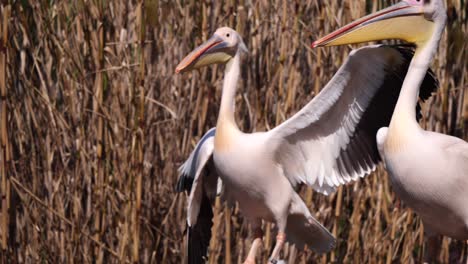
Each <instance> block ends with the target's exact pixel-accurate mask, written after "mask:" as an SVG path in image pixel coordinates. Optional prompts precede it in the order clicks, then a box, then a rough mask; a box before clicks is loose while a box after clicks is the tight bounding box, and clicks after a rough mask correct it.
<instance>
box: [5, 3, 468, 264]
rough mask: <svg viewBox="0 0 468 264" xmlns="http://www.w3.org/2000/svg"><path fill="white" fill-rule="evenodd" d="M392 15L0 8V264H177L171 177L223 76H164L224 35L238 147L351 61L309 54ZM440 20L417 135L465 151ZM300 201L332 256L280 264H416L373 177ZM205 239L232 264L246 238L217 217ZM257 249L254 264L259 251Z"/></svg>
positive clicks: (306, 192) (239, 224) (417, 235)
mask: <svg viewBox="0 0 468 264" xmlns="http://www.w3.org/2000/svg"><path fill="white" fill-rule="evenodd" d="M392 2H393V1H382V0H366V1H364V0H361V1H355V0H345V1H342V0H327V1H321V0H308V1H282V0H281V1H280V0H273V1H264V0H259V1H245V0H227V1H206V0H202V1H195V0H187V1H182V0H175V1H165V0H146V1H144V2H143V1H135V0H133V1H127V0H115V1H105V0H76V1H54V0H47V1H46V0H39V1H29V0H21V1H19V0H3V1H1V4H0V14H1V15H0V23H1V26H0V32H1V34H0V91H1V97H0V111H1V112H0V132H1V133H0V138H1V141H0V142H1V145H0V153H1V155H0V177H1V180H0V187H1V188H0V191H1V199H2V203H1V210H0V214H1V215H0V238H1V241H0V242H1V260H2V262H3V263H5V262H7V263H8V262H10V263H15V262H21V263H22V262H27V263H38V262H41V263H64V262H67V263H68V262H69V263H74V262H75V263H88V262H96V263H116V262H143V263H180V262H181V260H182V258H183V251H182V249H183V243H182V242H183V233H184V229H185V206H186V205H185V195H184V194H177V193H175V192H174V185H175V183H176V180H177V172H176V171H177V168H178V166H179V165H180V164H181V163H182V162H183V161H184V159H185V158H186V157H187V156H188V154H189V153H190V151H191V150H192V149H193V147H194V145H195V144H196V142H197V141H198V139H199V138H200V137H201V136H202V135H203V133H204V132H205V131H207V130H208V129H209V128H210V127H213V126H214V125H215V122H216V117H217V109H218V106H219V101H220V94H221V91H220V87H221V81H222V78H223V67H222V66H214V67H209V68H205V69H202V70H200V71H195V72H192V73H188V74H183V75H176V74H174V69H175V66H176V65H177V63H178V62H179V61H180V60H181V59H182V58H183V56H185V55H186V54H187V53H188V52H190V51H191V50H192V49H193V48H194V47H195V46H196V45H198V44H200V43H201V42H202V41H203V40H206V39H207V38H208V37H209V36H210V35H211V34H212V33H213V32H214V31H215V30H216V28H218V27H221V26H230V27H233V28H235V29H237V30H238V32H239V33H240V34H241V35H242V36H243V38H244V41H245V42H246V44H247V46H248V48H249V51H250V53H249V54H248V56H246V57H245V58H244V60H243V62H244V67H243V70H242V81H241V82H240V85H239V87H240V89H239V93H238V95H237V99H236V101H237V109H238V112H237V120H238V123H239V125H240V127H241V128H242V129H243V130H244V131H247V132H251V131H262V130H266V129H270V128H272V127H274V126H275V125H277V124H279V123H280V122H282V121H284V120H285V119H286V118H288V117H289V116H291V115H292V114H293V113H295V112H296V111H297V110H298V109H300V108H301V107H302V106H304V105H305V104H306V103H307V102H308V101H309V100H310V99H311V98H312V97H313V96H314V95H315V94H317V93H318V92H319V91H320V89H321V88H322V87H323V86H325V84H326V82H327V81H328V80H329V79H330V78H331V76H332V75H333V74H334V73H335V71H336V70H337V68H338V67H339V66H340V65H341V63H342V62H343V60H344V59H345V58H346V57H347V54H348V53H349V51H350V50H351V49H350V48H349V47H341V48H336V47H334V48H322V49H317V50H311V49H310V48H309V46H310V44H311V42H312V41H313V40H314V39H317V38H318V37H319V36H323V35H325V34H326V33H329V32H331V31H332V30H334V29H336V28H337V27H339V26H342V25H344V24H345V23H348V22H350V21H352V20H353V19H356V18H358V17H361V16H362V15H364V14H366V13H368V12H371V11H375V10H378V9H380V8H382V7H385V6H387V5H389V4H390V3H392ZM447 6H448V14H449V23H448V26H447V30H446V33H445V35H444V37H443V40H442V43H441V46H440V48H439V52H438V53H437V54H438V55H437V58H436V60H435V62H434V63H433V68H434V69H435V71H436V73H437V76H438V77H439V80H440V85H441V87H440V90H439V91H438V92H437V94H435V95H434V96H433V98H432V100H430V101H429V102H427V103H426V104H425V107H424V113H425V115H424V116H425V117H424V119H423V120H422V125H423V126H424V127H426V128H428V129H431V130H436V131H441V132H444V133H448V134H452V135H457V136H459V137H462V138H464V139H465V140H466V139H467V137H468V132H467V127H468V123H467V122H468V121H467V120H468V104H467V102H468V92H467V91H468V89H467V87H468V71H467V66H468V57H467V51H468V47H467V43H468V42H467V34H468V29H467V15H468V11H467V10H468V7H467V3H466V1H465V0H447ZM409 26H411V25H409ZM441 180H443V179H441ZM301 195H302V196H303V198H304V199H305V201H306V202H307V205H308V206H309V208H310V209H311V211H312V212H315V214H316V216H317V217H318V219H319V221H321V222H322V223H324V224H325V225H326V226H327V227H328V228H329V229H330V230H332V232H333V233H334V235H335V236H336V237H337V238H338V243H337V248H336V250H335V251H333V252H331V253H329V254H327V255H323V256H318V255H316V254H314V253H312V252H295V251H293V250H286V251H285V258H286V259H289V260H290V263H315V262H317V263H329V262H339V263H341V262H346V263H392V262H396V263H399V262H401V263H412V262H418V261H419V260H420V259H421V256H422V255H421V252H422V251H421V249H422V242H423V241H422V234H423V227H422V225H421V223H420V221H419V219H418V218H417V217H416V216H415V215H414V214H413V213H412V212H411V210H408V209H407V208H406V207H405V206H404V204H401V205H400V203H399V201H398V199H397V198H396V197H395V195H394V194H393V192H392V190H391V187H390V186H389V184H388V177H387V175H386V173H385V171H384V170H382V169H381V168H379V169H378V170H377V172H375V173H373V174H372V175H370V176H369V177H367V178H365V179H364V180H361V181H359V182H357V183H354V184H350V185H348V186H345V187H343V188H341V189H339V191H338V192H337V193H336V194H334V195H331V196H329V197H325V196H322V195H320V194H316V193H314V192H313V191H312V190H311V189H309V188H303V190H301ZM265 228H266V229H267V230H270V228H271V227H270V225H265ZM213 233H214V237H213V239H212V241H211V248H210V257H211V258H210V263H239V262H240V261H242V260H243V259H244V257H245V255H246V253H247V250H248V247H249V246H250V240H249V239H247V238H248V236H249V231H248V228H247V226H246V224H245V223H244V221H243V218H242V217H241V216H240V215H239V213H238V212H237V210H236V211H234V212H229V211H227V210H225V209H224V207H223V206H222V205H219V204H218V205H217V207H216V215H215V225H214V229H213ZM266 234H267V236H266V239H265V250H263V252H262V255H261V257H262V262H263V263H264V262H265V261H266V258H267V255H268V254H269V251H270V250H271V248H272V244H273V238H272V236H271V235H270V232H269V231H267V233H266ZM463 255H466V246H465V244H464V243H463V242H457V241H453V240H450V239H447V238H446V239H444V240H443V244H442V250H441V252H440V254H439V260H440V261H442V262H448V261H449V256H450V257H451V258H452V259H450V260H451V261H455V260H457V259H460V258H462V256H463ZM262 262H261V263H262Z"/></svg>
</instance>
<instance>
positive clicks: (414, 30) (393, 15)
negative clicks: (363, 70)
mask: <svg viewBox="0 0 468 264" xmlns="http://www.w3.org/2000/svg"><path fill="white" fill-rule="evenodd" d="M445 20H446V14H445V8H444V4H443V1H442V0H403V1H401V2H399V3H397V4H395V5H393V6H390V7H388V8H385V9H383V10H381V11H379V12H376V13H374V14H370V15H368V16H365V17H363V18H361V19H358V20H356V21H354V22H352V23H350V24H348V25H346V26H344V27H342V28H340V29H338V30H336V31H334V32H333V33H330V34H328V35H327V36H325V37H323V38H321V39H319V40H317V41H315V42H314V43H313V44H312V47H323V46H336V45H343V44H353V43H361V42H367V41H376V40H384V39H400V40H404V41H407V42H410V43H414V44H416V45H424V43H426V42H427V41H428V40H429V39H430V38H431V36H432V35H433V33H434V30H435V29H436V25H439V29H440V28H442V29H443V27H444V26H445Z"/></svg>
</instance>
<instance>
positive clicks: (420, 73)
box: [390, 21, 445, 127]
mask: <svg viewBox="0 0 468 264" xmlns="http://www.w3.org/2000/svg"><path fill="white" fill-rule="evenodd" d="M444 27H445V21H442V22H441V23H436V25H435V28H434V33H433V34H432V37H431V38H430V39H429V40H428V41H427V42H426V43H423V44H418V47H417V49H416V53H415V54H414V57H413V59H412V60H411V63H410V66H409V68H408V73H407V74H406V77H405V80H404V81H403V86H402V88H401V91H400V96H399V97H398V101H397V104H396V107H395V111H394V113H393V116H392V120H391V122H390V127H394V126H398V125H404V126H407V125H410V124H411V125H416V126H418V123H417V121H416V104H417V102H418V96H419V88H420V86H421V83H422V81H423V80H424V77H425V76H426V72H427V70H428V69H429V66H430V64H431V62H432V59H433V57H434V55H435V53H436V51H437V47H438V46H439V41H440V38H441V36H442V33H443V30H444Z"/></svg>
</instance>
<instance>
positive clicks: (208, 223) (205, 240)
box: [187, 193, 213, 264]
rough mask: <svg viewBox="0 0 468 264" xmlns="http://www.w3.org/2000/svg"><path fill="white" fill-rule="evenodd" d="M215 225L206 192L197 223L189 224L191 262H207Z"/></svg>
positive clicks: (189, 259) (189, 254)
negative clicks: (212, 230) (212, 229)
mask: <svg viewBox="0 0 468 264" xmlns="http://www.w3.org/2000/svg"><path fill="white" fill-rule="evenodd" d="M212 226H213V210H212V208H211V203H210V200H209V199H208V197H207V196H206V194H205V193H204V194H203V197H202V204H201V207H200V213H199V216H198V219H197V223H196V224H195V225H194V226H192V227H190V226H187V243H188V244H187V253H188V263H189V264H201V263H206V261H207V257H208V248H209V245H210V239H211V227H212Z"/></svg>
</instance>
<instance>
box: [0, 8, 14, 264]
mask: <svg viewBox="0 0 468 264" xmlns="http://www.w3.org/2000/svg"><path fill="white" fill-rule="evenodd" d="M0 8H1V9H2V10H1V11H2V14H1V16H0V20H1V21H2V25H1V31H0V36H1V39H0V106H1V108H0V140H1V141H0V143H1V144H0V150H1V152H0V153H1V157H0V161H1V162H0V177H1V188H0V195H1V198H2V203H1V205H2V211H1V212H2V215H1V230H0V235H1V244H2V256H3V257H2V258H1V260H2V262H9V261H8V260H9V259H10V258H9V253H11V252H9V251H10V248H11V247H12V246H13V245H9V244H8V241H9V224H10V221H11V220H10V219H9V216H10V213H11V212H10V174H9V173H10V170H9V167H10V162H11V156H10V155H11V152H10V142H9V137H8V123H7V122H8V115H9V113H8V105H7V104H8V102H7V96H8V93H7V80H6V78H7V64H8V62H7V51H8V24H9V23H8V21H9V19H10V8H11V7H10V5H6V6H3V5H2V6H0ZM13 221H14V219H13Z"/></svg>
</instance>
